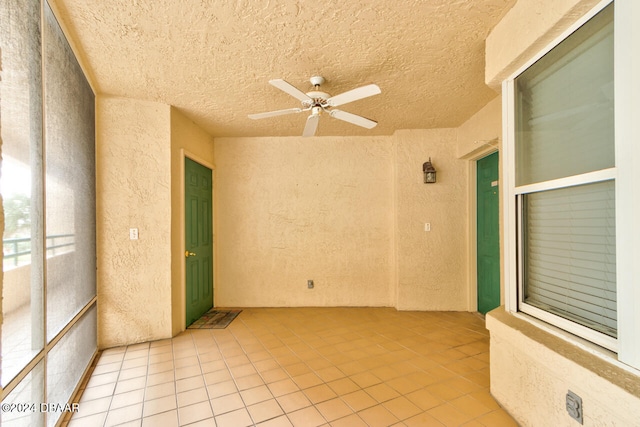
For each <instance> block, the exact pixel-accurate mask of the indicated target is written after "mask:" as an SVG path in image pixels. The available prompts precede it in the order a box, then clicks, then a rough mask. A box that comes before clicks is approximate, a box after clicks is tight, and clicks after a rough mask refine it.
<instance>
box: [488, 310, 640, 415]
mask: <svg viewBox="0 0 640 427" xmlns="http://www.w3.org/2000/svg"><path fill="white" fill-rule="evenodd" d="M487 327H488V328H489V330H490V331H491V352H490V353H491V393H492V394H493V395H494V397H495V398H496V399H498V401H499V402H500V403H501V404H502V405H503V406H504V407H505V409H506V410H507V411H508V412H509V413H510V414H511V415H512V416H513V417H514V418H515V419H516V420H517V421H518V422H519V423H520V424H521V425H523V426H567V427H573V426H576V425H578V423H577V422H576V421H575V420H573V419H572V418H570V417H569V415H568V414H567V411H566V408H565V396H566V394H567V391H568V390H571V391H572V392H574V393H576V394H577V395H578V396H580V397H581V398H582V404H583V407H584V425H585V426H605V425H606V426H638V425H640V418H639V415H638V408H640V382H639V381H638V377H637V376H635V375H633V374H631V373H630V372H629V371H627V370H625V369H621V368H620V367H618V366H613V365H611V364H609V363H607V362H605V361H604V360H603V359H602V358H600V357H598V356H596V355H594V354H592V352H590V351H586V350H584V349H582V348H579V347H577V346H575V345H573V344H570V343H568V342H567V341H565V340H562V339H560V338H558V337H555V336H553V335H551V334H549V333H547V332H544V331H542V330H541V329H539V328H537V327H535V326H533V325H531V324H530V323H528V322H525V321H523V320H520V319H517V318H514V317H513V316H511V315H509V314H506V313H505V312H504V310H503V309H496V310H495V311H492V312H491V313H489V314H488V316H487ZM498 367H499V369H498Z"/></svg>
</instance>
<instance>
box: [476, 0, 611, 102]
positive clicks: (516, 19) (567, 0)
mask: <svg viewBox="0 0 640 427" xmlns="http://www.w3.org/2000/svg"><path fill="white" fill-rule="evenodd" d="M599 2H600V0H520V1H518V2H517V3H516V4H515V6H513V8H511V10H509V12H507V14H506V15H505V17H504V18H503V19H502V20H501V21H500V22H499V23H498V24H497V25H496V26H495V27H494V28H493V30H492V31H491V33H490V34H489V36H488V37H487V39H486V42H485V82H486V83H487V84H488V85H489V86H490V87H492V88H493V89H496V90H500V86H501V84H502V81H503V80H504V79H506V78H507V77H509V76H510V75H511V74H513V73H515V72H516V71H517V70H518V69H519V68H520V67H522V66H523V65H524V64H525V62H527V61H528V60H529V59H530V58H531V57H532V56H533V55H535V54H537V53H538V52H539V51H540V50H541V49H543V48H544V47H545V46H546V45H548V44H549V43H551V42H552V41H553V40H554V39H555V38H556V37H558V36H559V35H560V34H562V32H563V31H565V30H566V29H567V28H568V27H569V26H570V25H571V24H573V23H574V22H575V21H576V20H577V19H578V18H579V17H581V16H582V15H584V14H585V13H586V12H587V11H589V10H590V9H591V8H593V7H594V6H595V5H596V4H598V3H599Z"/></svg>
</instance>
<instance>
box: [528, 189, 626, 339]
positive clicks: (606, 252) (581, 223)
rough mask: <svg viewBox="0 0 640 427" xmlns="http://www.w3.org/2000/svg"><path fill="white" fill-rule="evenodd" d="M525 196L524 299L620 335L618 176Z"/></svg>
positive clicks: (553, 311)
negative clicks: (616, 189)
mask: <svg viewBox="0 0 640 427" xmlns="http://www.w3.org/2000/svg"><path fill="white" fill-rule="evenodd" d="M524 200H525V207H524V212H525V213H526V215H525V216H524V219H525V223H524V230H523V231H524V241H525V242H526V247H525V254H526V259H525V264H524V265H525V267H524V282H525V284H526V286H525V287H524V290H525V295H524V302H526V303H527V304H531V305H533V306H535V307H537V308H539V309H542V310H546V311H549V312H551V313H554V314H557V315H559V316H561V317H564V318H566V319H568V320H572V321H574V322H577V323H579V324H581V325H583V326H586V327H589V328H592V329H594V330H596V331H599V332H602V333H604V334H607V335H609V336H612V337H616V335H617V331H616V246H615V200H614V186H613V181H605V182H599V183H596V184H588V185H581V186H576V187H569V188H563V189H559V190H551V191H544V192H540V193H532V194H528V195H526V196H524Z"/></svg>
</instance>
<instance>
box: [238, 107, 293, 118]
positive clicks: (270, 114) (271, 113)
mask: <svg viewBox="0 0 640 427" xmlns="http://www.w3.org/2000/svg"><path fill="white" fill-rule="evenodd" d="M301 111H302V108H287V109H286V110H277V111H268V112H266V113H256V114H249V118H250V119H253V120H258V119H266V118H267V117H275V116H282V115H284V114H293V113H299V112H301Z"/></svg>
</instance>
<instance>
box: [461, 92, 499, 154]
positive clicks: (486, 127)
mask: <svg viewBox="0 0 640 427" xmlns="http://www.w3.org/2000/svg"><path fill="white" fill-rule="evenodd" d="M498 139H502V97H500V96H497V97H496V98H494V99H493V101H491V102H489V103H488V104H487V105H485V106H484V107H483V108H482V109H481V110H480V111H478V112H477V113H476V114H474V115H473V116H472V117H470V118H469V120H467V121H466V122H464V123H463V124H462V125H461V126H460V127H459V128H458V148H457V155H458V157H464V158H474V157H475V156H474V153H482V152H483V151H485V150H486V149H487V144H496V145H497V144H498Z"/></svg>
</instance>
